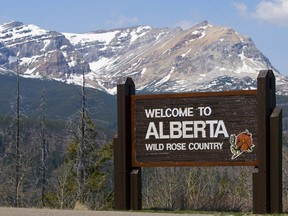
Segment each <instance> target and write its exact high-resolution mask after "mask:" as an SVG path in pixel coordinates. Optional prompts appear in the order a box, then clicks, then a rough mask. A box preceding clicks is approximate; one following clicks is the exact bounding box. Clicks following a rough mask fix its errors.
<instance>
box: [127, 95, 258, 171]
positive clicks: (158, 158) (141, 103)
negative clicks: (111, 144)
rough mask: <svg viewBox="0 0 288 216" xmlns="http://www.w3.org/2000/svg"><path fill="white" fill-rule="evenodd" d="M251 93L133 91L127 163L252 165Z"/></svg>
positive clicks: (254, 127) (253, 97)
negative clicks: (129, 152)
mask: <svg viewBox="0 0 288 216" xmlns="http://www.w3.org/2000/svg"><path fill="white" fill-rule="evenodd" d="M256 93H257V92H256V90H247V91H246V90H245V91H244V90H243V91H227V92H205V93H200V92H199V93H179V94H157V95H132V96H131V115H132V116H131V121H132V122H131V123H132V129H131V130H132V167H151V166H153V167H154V166H257V165H258V161H257V157H256V145H257V135H256V134H257V95H256Z"/></svg>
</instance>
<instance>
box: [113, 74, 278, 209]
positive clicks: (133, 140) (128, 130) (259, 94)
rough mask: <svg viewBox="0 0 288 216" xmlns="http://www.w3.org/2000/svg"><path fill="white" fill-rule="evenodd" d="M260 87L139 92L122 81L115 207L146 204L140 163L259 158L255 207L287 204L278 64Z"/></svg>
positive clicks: (233, 162) (234, 162)
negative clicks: (276, 75) (284, 187)
mask: <svg viewBox="0 0 288 216" xmlns="http://www.w3.org/2000/svg"><path fill="white" fill-rule="evenodd" d="M257 81H258V84H257V90H245V91H243V90H242V91H240V90H239V91H227V92H204V93H203V92H202V93H200V92H198V93H179V94H155V95H135V86H134V83H133V81H132V79H131V78H128V79H127V81H126V83H125V84H124V85H118V86H117V92H118V93H117V97H118V138H117V139H115V141H114V170H115V171H114V182H115V183H114V185H115V189H114V192H115V208H116V209H119V210H128V209H133V210H139V209H141V167H169V166H170V167H171V166H173V167H175V166H177V167H178V166H254V167H256V168H258V172H257V173H253V213H256V214H266V213H281V212H282V111H281V109H279V108H276V107H275V106H276V99H275V77H274V74H273V71H271V70H266V71H260V73H259V76H258V79H257Z"/></svg>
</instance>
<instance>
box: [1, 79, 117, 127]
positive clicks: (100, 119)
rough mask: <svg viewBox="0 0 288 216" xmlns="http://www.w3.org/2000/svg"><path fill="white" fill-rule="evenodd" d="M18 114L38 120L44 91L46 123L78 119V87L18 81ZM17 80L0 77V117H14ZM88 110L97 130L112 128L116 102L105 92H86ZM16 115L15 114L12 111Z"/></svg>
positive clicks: (89, 90)
mask: <svg viewBox="0 0 288 216" xmlns="http://www.w3.org/2000/svg"><path fill="white" fill-rule="evenodd" d="M19 82H20V95H21V112H22V113H23V115H26V116H28V117H32V118H36V119H37V118H39V116H40V115H41V112H40V101H41V94H42V91H43V88H44V89H45V92H46V93H45V103H46V112H47V113H46V115H47V117H48V118H49V119H56V120H57V119H58V120H67V119H69V118H71V119H72V118H75V117H78V116H79V110H80V107H81V99H82V97H81V87H80V86H76V85H67V84H65V83H62V82H58V81H52V80H40V79H29V78H21V77H20V80H19ZM16 86H17V77H16V76H14V75H3V74H0V93H1V97H0V104H1V106H0V115H4V116H5V115H13V101H16V90H17V87H16ZM87 102H88V109H89V112H90V114H91V116H92V118H93V119H94V120H95V121H96V122H97V124H98V126H104V127H105V128H107V127H112V128H115V122H116V109H115V106H116V98H115V96H113V95H109V94H107V93H105V92H102V91H99V90H96V89H91V88H87ZM14 111H15V110H14Z"/></svg>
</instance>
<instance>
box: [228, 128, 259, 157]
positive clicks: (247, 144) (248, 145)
mask: <svg viewBox="0 0 288 216" xmlns="http://www.w3.org/2000/svg"><path fill="white" fill-rule="evenodd" d="M230 144H231V146H230V150H231V153H232V154H233V155H232V160H234V159H236V158H237V157H239V156H240V155H241V154H243V153H244V152H248V153H251V152H252V151H253V147H254V146H255V145H253V138H252V134H251V133H249V131H248V130H247V129H246V130H245V131H244V132H242V133H239V134H238V135H237V136H236V135H235V134H232V135H230Z"/></svg>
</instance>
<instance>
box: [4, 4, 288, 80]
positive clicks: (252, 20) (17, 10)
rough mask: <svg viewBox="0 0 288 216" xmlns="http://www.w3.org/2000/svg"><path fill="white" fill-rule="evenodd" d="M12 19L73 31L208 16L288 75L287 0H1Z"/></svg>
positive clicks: (171, 23) (183, 22)
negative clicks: (242, 37)
mask: <svg viewBox="0 0 288 216" xmlns="http://www.w3.org/2000/svg"><path fill="white" fill-rule="evenodd" d="M12 20H17V21H22V22H23V23H25V24H35V25H37V26H39V27H41V28H44V29H48V30H55V31H59V32H73V33H81V32H88V31H93V30H102V29H113V28H119V27H128V26H135V25H150V26H153V27H175V26H181V27H182V28H189V27H191V26H193V25H194V24H197V23H199V22H202V21H203V20H208V21H209V23H210V24H212V25H215V26H216V25H217V26H227V27H230V28H233V29H234V30H236V31H238V32H240V33H242V34H244V35H248V36H250V37H251V38H252V40H253V41H254V42H255V44H256V46H257V47H258V49H260V51H262V52H263V54H264V55H265V56H266V57H268V58H269V59H270V61H271V63H272V65H273V66H274V67H276V68H277V69H278V70H279V71H280V73H282V74H284V75H286V76H288V40H287V38H288V0H197V1H196V0H81V1H80V0H0V24H2V23H4V22H8V21H12Z"/></svg>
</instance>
